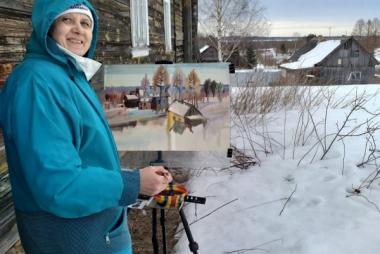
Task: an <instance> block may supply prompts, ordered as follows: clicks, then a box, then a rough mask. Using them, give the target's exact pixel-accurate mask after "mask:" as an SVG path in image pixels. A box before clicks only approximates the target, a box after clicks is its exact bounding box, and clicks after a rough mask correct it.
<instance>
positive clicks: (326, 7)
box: [261, 0, 380, 36]
mask: <svg viewBox="0 0 380 254" xmlns="http://www.w3.org/2000/svg"><path fill="white" fill-rule="evenodd" d="M261 3H262V5H264V6H265V7H266V11H265V16H266V17H267V18H268V19H269V20H270V22H271V34H270V35H271V36H293V35H294V34H295V33H299V34H300V35H301V36H303V35H308V34H311V33H314V34H317V35H324V36H328V35H350V34H351V31H352V28H353V26H354V25H355V22H356V21H357V20H358V19H360V18H363V19H365V20H368V19H372V18H375V17H377V18H380V1H379V0H312V1H311V0H261Z"/></svg>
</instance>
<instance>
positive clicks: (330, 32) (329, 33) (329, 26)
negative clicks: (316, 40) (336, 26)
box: [329, 26, 332, 37]
mask: <svg viewBox="0 0 380 254" xmlns="http://www.w3.org/2000/svg"><path fill="white" fill-rule="evenodd" d="M331 28H332V27H331V26H329V37H331Z"/></svg>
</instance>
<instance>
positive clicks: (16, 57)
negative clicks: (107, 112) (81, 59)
mask: <svg viewBox="0 0 380 254" xmlns="http://www.w3.org/2000/svg"><path fill="white" fill-rule="evenodd" d="M197 2H198V1H197V0H192V4H193V13H194V14H193V26H192V27H193V29H192V32H193V38H194V43H193V46H194V50H193V52H195V53H194V59H196V58H197V52H198V49H197V43H196V38H197V20H198V15H197V11H198V6H197V5H198V4H197ZM92 3H93V4H94V6H95V8H96V9H97V14H98V16H99V23H100V27H99V37H98V44H97V50H96V56H95V59H96V60H98V61H100V62H102V63H104V64H125V63H134V64H136V63H154V62H156V61H158V60H171V61H173V62H177V63H180V62H183V59H184V55H183V52H184V49H183V32H184V31H183V29H184V26H183V17H182V1H181V0H171V11H172V15H171V18H172V45H173V51H172V52H171V53H166V52H165V31H164V14H163V0H149V1H148V3H149V10H148V14H149V33H150V54H149V56H147V57H142V58H134V59H132V54H131V49H132V46H131V45H132V41H131V22H130V7H129V1H128V0H111V1H110V0H107V1H106V0H93V1H92ZM32 5H33V0H13V1H1V2H0V24H1V26H0V89H1V86H2V85H3V83H4V80H5V79H6V77H7V76H8V74H9V72H10V70H11V69H12V68H13V67H14V65H16V64H17V63H19V62H20V61H21V60H22V58H23V56H24V54H25V48H26V43H27V40H28V38H29V36H30V33H31V21H30V18H31V10H32ZM195 61H196V60H195ZM98 76H99V75H98ZM98 76H97V77H95V79H94V81H93V83H95V84H96V85H100V83H102V81H101V79H100V78H99V77H98Z"/></svg>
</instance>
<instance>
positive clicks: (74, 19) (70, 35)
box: [50, 13, 92, 56]
mask: <svg viewBox="0 0 380 254" xmlns="http://www.w3.org/2000/svg"><path fill="white" fill-rule="evenodd" d="M50 34H51V36H52V37H53V39H54V40H55V41H56V42H58V43H59V45H61V46H62V47H64V48H66V49H68V50H70V51H71V52H73V53H74V54H77V55H79V56H84V55H85V54H86V53H87V51H88V49H89V48H90V46H91V40H92V23H91V19H90V18H89V17H88V16H87V15H85V14H82V13H68V14H65V15H62V16H61V17H59V18H58V19H57V20H56V21H55V22H54V24H53V27H52V30H51V32H50Z"/></svg>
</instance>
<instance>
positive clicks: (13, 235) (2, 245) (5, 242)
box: [0, 224, 20, 253]
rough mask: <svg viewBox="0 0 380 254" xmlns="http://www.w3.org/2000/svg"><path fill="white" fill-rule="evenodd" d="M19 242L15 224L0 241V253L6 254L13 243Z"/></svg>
mask: <svg viewBox="0 0 380 254" xmlns="http://www.w3.org/2000/svg"><path fill="white" fill-rule="evenodd" d="M18 240H20V237H19V235H18V231H17V226H16V224H15V225H14V226H13V227H12V229H11V230H10V231H9V232H8V233H7V234H5V235H4V236H2V237H1V239H0V253H6V252H7V251H8V250H9V249H10V248H12V246H13V245H15V243H16V242H17V241H18Z"/></svg>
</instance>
